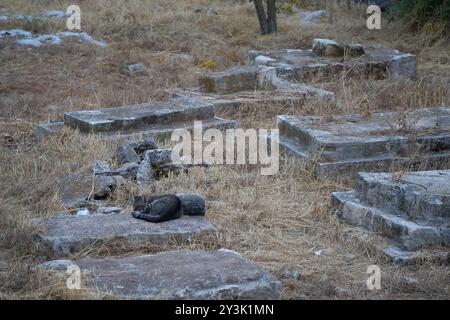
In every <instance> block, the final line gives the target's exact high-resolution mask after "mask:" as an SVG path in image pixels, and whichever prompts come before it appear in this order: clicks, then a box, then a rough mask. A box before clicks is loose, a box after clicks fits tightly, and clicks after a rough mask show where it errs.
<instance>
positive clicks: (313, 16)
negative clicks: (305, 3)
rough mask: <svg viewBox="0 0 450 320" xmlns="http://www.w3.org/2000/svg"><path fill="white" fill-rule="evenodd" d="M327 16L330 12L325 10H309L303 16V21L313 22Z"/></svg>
mask: <svg viewBox="0 0 450 320" xmlns="http://www.w3.org/2000/svg"><path fill="white" fill-rule="evenodd" d="M329 16H330V14H329V13H328V11H327V10H316V11H310V12H307V13H306V14H305V16H304V17H303V22H306V23H314V22H317V21H319V20H320V19H322V18H325V17H329Z"/></svg>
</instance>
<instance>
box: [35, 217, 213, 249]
mask: <svg viewBox="0 0 450 320" xmlns="http://www.w3.org/2000/svg"><path fill="white" fill-rule="evenodd" d="M33 222H34V223H35V224H37V225H38V226H39V229H40V231H39V232H38V233H36V235H35V237H36V240H38V241H41V242H42V243H44V244H45V245H46V247H47V248H49V249H50V251H51V253H52V254H53V255H54V256H57V257H60V256H67V255H70V254H73V253H76V252H80V251H82V250H84V249H86V248H87V247H89V246H97V245H102V244H107V243H108V242H113V241H120V243H121V244H124V245H128V246H131V247H133V246H136V247H139V246H142V245H154V246H159V245H164V244H167V243H168V242H169V241H171V240H172V239H175V240H181V241H189V240H190V239H192V238H193V237H195V236H202V235H208V234H212V233H214V232H215V228H214V227H213V226H212V225H211V224H210V223H209V222H208V221H207V220H206V219H205V218H204V217H200V216H184V217H182V218H180V219H176V220H170V221H167V222H161V223H150V222H146V221H143V220H138V219H134V218H133V217H132V216H131V214H129V213H117V214H107V215H101V214H94V215H89V216H73V215H59V216H55V217H50V218H37V219H34V220H33Z"/></svg>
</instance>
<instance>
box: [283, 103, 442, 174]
mask: <svg viewBox="0 0 450 320" xmlns="http://www.w3.org/2000/svg"><path fill="white" fill-rule="evenodd" d="M398 117H399V115H397V114H396V113H393V112H388V113H375V114H373V115H372V117H371V118H364V117H362V116H360V115H347V116H336V117H334V119H333V120H325V119H324V118H322V117H310V116H306V117H295V116H278V117H277V127H278V129H279V130H280V149H281V150H282V151H284V152H285V153H286V154H287V155H290V156H294V157H299V158H301V159H304V160H310V161H313V162H314V163H315V165H316V174H317V175H318V176H319V177H329V178H331V177H336V176H339V175H342V174H345V175H349V174H350V173H352V172H357V171H380V170H383V169H387V168H388V167H389V166H390V165H391V164H392V162H393V161H396V162H399V163H410V164H415V165H419V164H427V165H436V166H437V167H446V166H447V164H448V162H449V161H450V109H449V108H436V109H420V110H417V111H414V112H412V113H411V114H410V118H411V119H414V121H411V123H410V127H409V128H408V129H407V130H406V131H405V129H403V128H399V127H396V126H395V123H396V121H395V119H398ZM408 132H415V133H416V134H409V133H408ZM419 133H420V134H419Z"/></svg>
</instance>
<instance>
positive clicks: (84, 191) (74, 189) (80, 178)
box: [59, 173, 122, 209]
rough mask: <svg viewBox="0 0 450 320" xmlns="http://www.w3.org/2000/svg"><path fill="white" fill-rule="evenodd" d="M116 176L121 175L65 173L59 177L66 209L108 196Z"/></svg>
mask: <svg viewBox="0 0 450 320" xmlns="http://www.w3.org/2000/svg"><path fill="white" fill-rule="evenodd" d="M118 178H122V177H116V176H103V175H95V176H92V175H81V174H78V173H66V174H64V175H63V176H62V177H61V178H60V179H59V193H60V196H61V200H62V202H63V204H64V206H65V207H66V208H67V209H74V208H80V207H84V206H86V205H87V204H88V203H89V201H90V200H94V199H102V198H106V197H108V196H110V195H111V193H112V192H113V191H114V189H115V188H116V186H117V184H118Z"/></svg>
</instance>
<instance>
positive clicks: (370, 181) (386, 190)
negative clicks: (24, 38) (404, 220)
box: [356, 170, 450, 223]
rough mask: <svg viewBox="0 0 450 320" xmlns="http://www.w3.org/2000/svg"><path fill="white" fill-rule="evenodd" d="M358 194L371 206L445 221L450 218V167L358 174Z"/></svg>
mask: <svg viewBox="0 0 450 320" xmlns="http://www.w3.org/2000/svg"><path fill="white" fill-rule="evenodd" d="M356 193H357V197H358V198H359V199H361V200H362V201H364V202H365V203H367V204H369V205H370V206H373V207H376V208H379V209H382V210H387V211H392V212H396V213H403V214H406V215H408V216H409V217H410V218H411V219H417V220H427V221H430V220H431V221H435V222H441V223H444V222H445V220H446V219H449V218H450V170H434V171H421V172H409V173H404V174H391V173H367V172H361V173H359V174H358V176H357V184H356Z"/></svg>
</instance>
